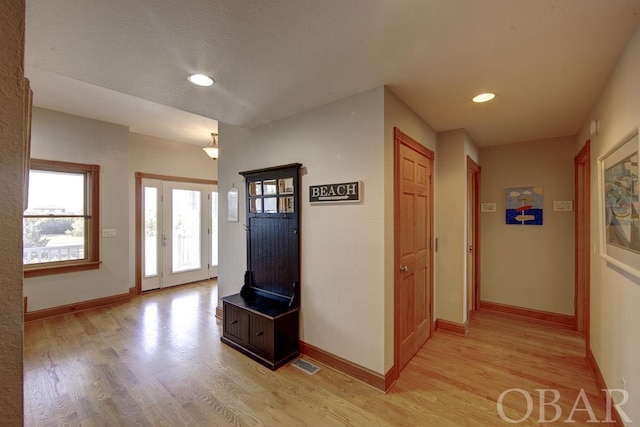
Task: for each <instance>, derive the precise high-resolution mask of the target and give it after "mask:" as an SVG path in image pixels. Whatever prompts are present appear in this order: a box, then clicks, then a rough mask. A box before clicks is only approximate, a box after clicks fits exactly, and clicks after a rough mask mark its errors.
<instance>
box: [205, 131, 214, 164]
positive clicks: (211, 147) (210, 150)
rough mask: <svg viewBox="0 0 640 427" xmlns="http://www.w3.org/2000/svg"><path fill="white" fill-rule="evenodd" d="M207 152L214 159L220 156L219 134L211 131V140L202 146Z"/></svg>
mask: <svg viewBox="0 0 640 427" xmlns="http://www.w3.org/2000/svg"><path fill="white" fill-rule="evenodd" d="M202 149H203V150H204V152H205V153H207V155H208V156H209V157H211V158H212V159H213V160H216V159H217V158H218V134H217V133H213V132H212V133H211V142H209V145H207V146H206V147H202Z"/></svg>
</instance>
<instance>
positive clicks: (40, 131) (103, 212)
mask: <svg viewBox="0 0 640 427" xmlns="http://www.w3.org/2000/svg"><path fill="white" fill-rule="evenodd" d="M128 134H129V131H128V128H126V127H124V126H120V125H115V124H112V123H106V122H101V121H97V120H92V119H86V118H82V117H78V116H72V115H69V114H64V113H60V112H56V111H51V110H45V109H40V108H34V111H33V127H32V139H31V144H32V145H31V156H32V157H33V158H40V159H46V160H59V161H67V162H75V163H87V164H98V165H100V228H101V229H104V228H112V229H115V230H116V237H115V238H106V239H105V238H100V260H101V261H102V264H101V265H100V268H99V269H98V270H90V271H81V272H74V273H65V274H54V275H49V276H42V277H34V278H29V279H25V280H24V294H25V296H28V298H29V300H28V303H29V306H28V311H34V310H40V309H44V308H50V307H56V306H61V305H66V304H71V303H75V302H79V301H87V300H92V299H96V298H103V297H107V296H111V295H118V294H124V293H128V292H129V283H128V277H127V274H128V268H127V267H128V263H129V244H128V242H129V240H128V239H129V231H130V230H129V218H128V213H129V210H128V208H127V204H128V181H127V177H128V168H127V166H128V160H129V159H128ZM115 207H120V208H119V209H118V208H115Z"/></svg>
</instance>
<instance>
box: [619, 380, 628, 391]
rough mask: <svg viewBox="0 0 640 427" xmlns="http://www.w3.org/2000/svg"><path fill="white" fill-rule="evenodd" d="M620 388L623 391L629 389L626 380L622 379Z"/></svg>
mask: <svg viewBox="0 0 640 427" xmlns="http://www.w3.org/2000/svg"><path fill="white" fill-rule="evenodd" d="M620 386H621V387H622V389H623V390H626V389H627V382H626V381H625V380H624V378H620Z"/></svg>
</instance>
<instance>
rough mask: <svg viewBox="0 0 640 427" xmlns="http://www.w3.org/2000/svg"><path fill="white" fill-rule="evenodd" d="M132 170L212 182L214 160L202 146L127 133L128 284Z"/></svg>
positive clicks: (215, 172) (131, 280)
mask: <svg viewBox="0 0 640 427" xmlns="http://www.w3.org/2000/svg"><path fill="white" fill-rule="evenodd" d="M136 172H142V173H146V174H156V175H164V176H170V177H180V178H196V179H206V180H211V181H215V180H216V179H217V177H218V161H217V160H215V161H214V160H213V159H211V158H209V156H207V155H206V154H205V152H204V151H202V146H198V145H193V144H184V143H180V142H176V141H170V140H167V139H160V138H155V137H152V136H148V135H142V134H139V133H129V229H130V230H131V232H130V233H129V254H130V260H129V287H134V286H135V208H136V206H135V174H136Z"/></svg>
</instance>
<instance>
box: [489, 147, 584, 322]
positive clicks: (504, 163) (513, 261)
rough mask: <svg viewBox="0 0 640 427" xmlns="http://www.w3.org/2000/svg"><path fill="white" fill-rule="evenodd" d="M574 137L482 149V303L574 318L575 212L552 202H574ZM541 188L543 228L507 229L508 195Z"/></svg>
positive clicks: (512, 227)
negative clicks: (489, 209) (488, 209)
mask: <svg viewBox="0 0 640 427" xmlns="http://www.w3.org/2000/svg"><path fill="white" fill-rule="evenodd" d="M574 144H575V143H574V138H573V137H566V138H556V139H551V140H544V141H533V142H524V143H517V144H508V145H498V146H493V147H485V148H482V149H481V155H482V179H481V186H482V188H481V202H483V203H496V206H497V211H496V212H495V213H480V232H481V236H480V244H481V263H482V267H481V275H482V277H481V281H480V283H481V292H480V293H481V299H482V300H483V301H490V302H496V303H501V304H507V305H513V306H516V307H523V308H529V309H534V310H541V311H547V312H551V313H558V314H566V315H571V316H572V315H573V312H574V290H575V283H574V224H575V221H574V212H554V211H553V201H554V200H573V199H574V165H573V158H574V155H575V145H574ZM534 186H541V187H543V191H544V195H543V197H544V199H543V209H544V211H543V225H541V226H539V225H513V224H511V225H507V224H505V189H506V188H508V187H534Z"/></svg>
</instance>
